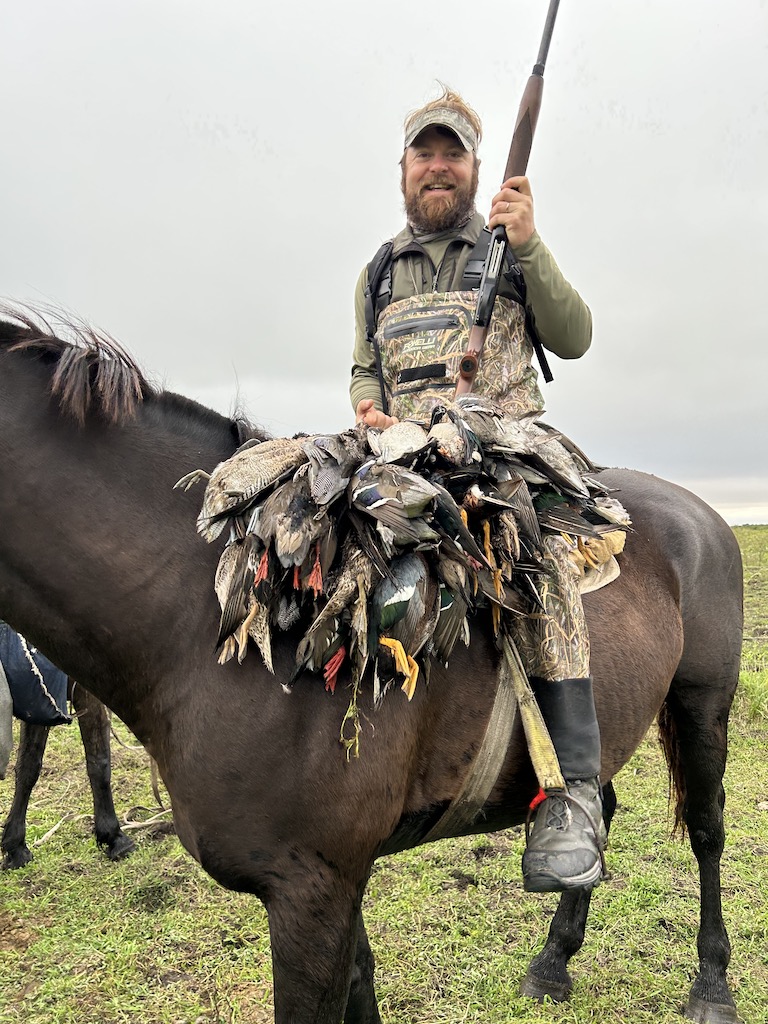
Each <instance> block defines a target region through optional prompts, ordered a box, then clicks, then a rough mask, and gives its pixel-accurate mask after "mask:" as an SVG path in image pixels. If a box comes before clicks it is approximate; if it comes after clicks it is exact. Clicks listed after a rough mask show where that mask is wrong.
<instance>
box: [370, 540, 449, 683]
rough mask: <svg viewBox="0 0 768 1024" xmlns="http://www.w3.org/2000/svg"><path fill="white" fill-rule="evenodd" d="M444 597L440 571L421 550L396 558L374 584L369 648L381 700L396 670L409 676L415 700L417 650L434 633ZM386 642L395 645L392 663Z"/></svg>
mask: <svg viewBox="0 0 768 1024" xmlns="http://www.w3.org/2000/svg"><path fill="white" fill-rule="evenodd" d="M439 598H440V593H439V586H438V583H437V579H436V577H435V574H434V573H433V572H432V571H431V570H430V566H429V563H428V562H427V560H426V558H425V556H424V555H423V554H422V553H421V552H418V551H409V552H407V553H405V554H403V555H398V556H397V557H396V558H395V559H393V561H392V565H391V576H389V577H388V578H386V579H383V580H381V581H380V582H379V583H378V584H377V586H376V587H375V589H374V590H373V592H372V594H371V602H370V607H369V630H368V649H369V652H371V655H372V657H373V658H374V667H375V671H374V684H373V695H374V701H375V702H376V701H378V700H379V699H380V698H381V696H383V693H384V692H386V690H387V689H388V687H389V685H390V684H391V682H392V681H393V680H394V678H395V675H396V674H401V675H403V676H404V677H405V678H404V681H403V683H402V690H403V692H404V693H405V695H406V697H407V698H408V700H409V701H410V700H412V698H413V695H414V693H415V690H416V683H417V680H418V677H419V665H418V663H417V662H416V656H417V655H418V654H419V653H420V652H421V650H422V648H423V647H424V646H425V644H426V643H427V641H428V640H429V639H430V638H431V637H432V635H433V633H434V629H435V625H436V623H437V620H438V617H439V614H440V600H439ZM380 647H385V648H387V649H388V650H389V652H390V655H391V659H392V668H388V667H387V666H386V665H384V663H383V661H382V657H381V653H380V651H379V648H380ZM373 652H375V653H373ZM382 678H383V680H384V685H383V686H382Z"/></svg>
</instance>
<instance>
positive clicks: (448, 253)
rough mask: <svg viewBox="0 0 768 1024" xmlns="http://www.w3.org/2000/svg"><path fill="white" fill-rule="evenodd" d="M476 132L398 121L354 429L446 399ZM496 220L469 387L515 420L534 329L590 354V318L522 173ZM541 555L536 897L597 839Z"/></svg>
mask: <svg viewBox="0 0 768 1024" xmlns="http://www.w3.org/2000/svg"><path fill="white" fill-rule="evenodd" d="M481 131H482V129H481V124H480V119H479V118H478V116H477V114H476V113H475V112H474V111H473V110H472V109H471V108H470V107H469V106H468V105H467V104H466V103H465V102H464V100H463V99H462V98H461V97H460V96H458V95H457V94H456V93H454V92H451V91H450V90H448V89H444V91H443V93H442V95H441V96H439V97H438V98H437V99H436V100H434V101H432V102H430V103H427V104H426V105H425V106H424V107H422V108H420V109H419V110H417V111H415V112H414V113H412V114H411V115H409V117H408V118H407V119H406V122H405V140H404V153H403V157H402V160H401V169H402V182H401V187H402V191H403V198H404V202H405V211H406V215H407V221H408V222H407V225H406V227H405V228H404V229H403V230H402V231H401V232H400V233H399V234H398V235H396V236H395V238H394V241H393V244H392V245H391V247H390V248H389V249H385V248H384V247H383V248H382V250H380V252H379V253H377V256H376V257H375V258H374V260H373V261H372V263H371V264H369V266H368V267H366V268H365V269H364V270H363V272H362V273H361V275H360V279H359V280H358V283H357V289H356V293H355V324H356V333H355V348H354V354H353V367H352V383H351V386H350V396H351V399H352V405H353V408H354V409H355V411H356V416H357V420H358V422H361V421H362V422H365V423H366V424H368V425H369V426H373V427H379V428H384V427H386V426H388V425H390V424H391V423H393V422H396V421H397V420H398V419H400V418H404V417H410V418H416V419H421V420H428V419H429V417H430V413H431V410H432V409H433V408H434V406H435V405H437V404H439V403H440V402H443V401H445V400H446V399H450V398H451V397H452V396H453V392H454V389H455V386H456V381H457V379H458V363H459V359H460V357H461V355H462V354H463V352H464V351H465V350H466V346H467V340H468V336H469V328H470V326H471V323H472V317H473V314H474V310H475V306H476V301H477V299H476V293H475V292H473V291H472V288H473V287H474V288H477V286H478V285H479V269H480V268H481V266H482V259H483V258H484V252H483V244H484V245H485V248H486V250H487V240H488V233H487V232H485V234H484V233H483V218H482V216H481V215H480V214H479V213H477V212H476V211H475V205H474V204H475V196H476V192H477V184H478V169H479V160H478V158H477V149H478V145H479V143H480V138H481ZM497 225H503V226H504V228H505V230H506V233H507V238H508V241H509V245H510V248H511V250H512V252H513V253H514V258H516V260H517V266H515V264H514V262H513V263H512V264H511V265H510V266H509V267H508V268H507V272H506V273H505V274H504V275H503V276H502V284H501V286H500V288H499V293H498V297H497V299H496V305H495V307H494V315H493V318H492V320H491V324H490V327H489V330H488V334H487V337H486V342H485V347H484V351H483V356H482V359H481V361H480V368H479V371H478V374H477V377H476V378H475V382H474V390H475V392H477V393H478V394H483V395H487V396H488V397H490V398H492V399H493V400H494V401H495V402H496V403H498V404H499V405H500V406H501V407H502V408H503V409H504V410H505V411H506V412H507V413H509V414H511V415H513V416H521V415H524V414H525V413H529V412H531V411H534V410H540V409H542V407H543V399H542V396H541V392H540V391H539V387H538V383H537V375H536V371H535V369H534V367H533V365H532V361H531V360H532V355H533V344H532V336H533V334H534V331H535V332H536V333H538V337H539V340H540V342H541V343H542V344H543V345H544V346H545V347H546V348H547V349H548V350H549V351H551V352H553V353H555V354H556V355H558V356H560V357H561V358H564V359H572V358H578V357H579V356H581V355H583V354H584V352H585V351H586V350H587V349H588V348H589V345H590V342H591V337H592V318H591V314H590V311H589V309H588V308H587V306H586V305H585V303H584V302H583V301H582V299H581V298H580V296H579V295H578V293H577V292H576V291H575V290H574V289H573V288H572V287H571V285H570V284H568V282H567V281H566V280H565V278H564V277H563V275H562V273H561V272H560V270H559V268H558V266H557V264H556V263H555V261H554V259H553V257H552V255H551V253H550V252H549V250H548V249H547V248H546V246H545V245H544V243H543V242H542V240H541V238H540V237H539V235H538V232H537V231H536V227H535V223H534V214H533V197H532V194H531V188H530V185H529V182H528V179H527V178H525V177H517V178H510V179H509V180H508V181H505V182H504V184H503V185H502V187H501V189H500V191H499V192H498V193H497V194H496V195H495V196H494V198H493V202H492V206H491V212H490V218H489V221H488V227H489V229H493V228H494V227H496V226H497ZM483 239H485V241H484V243H483V241H482V240H483ZM520 270H522V277H523V278H524V282H523V281H522V280H521V274H520ZM371 278H374V280H373V281H371ZM534 325H535V326H534ZM543 558H544V562H545V564H546V565H547V570H548V571H547V573H546V574H545V575H544V576H543V577H542V580H541V582H540V583H539V585H538V587H539V591H540V597H541V600H542V604H543V606H544V608H545V611H546V614H544V615H542V614H538V615H536V616H531V617H530V618H529V619H524V620H523V625H522V626H521V627H520V629H519V635H518V636H517V637H516V639H517V642H518V646H519V648H520V651H521V655H522V657H523V660H524V662H525V664H526V668H527V671H528V674H529V678H530V679H531V684H532V686H533V688H534V691H535V693H536V696H537V698H538V701H539V704H540V706H541V709H542V713H543V714H544V717H545V720H546V722H547V726H548V728H549V731H550V734H551V736H552V740H553V743H554V745H555V749H556V751H557V754H558V758H559V760H560V766H561V770H562V772H563V776H564V778H565V779H566V783H567V786H568V795H567V796H566V797H565V798H560V797H559V796H550V797H548V798H547V799H546V800H544V801H543V803H542V804H541V805H540V807H539V809H538V811H537V814H536V820H535V823H534V827H533V829H532V832H531V837H530V841H529V844H528V846H527V849H526V852H525V854H524V856H523V879H524V883H525V887H526V889H528V890H529V891H536V892H544V891H558V890H562V889H573V888H590V887H591V886H593V885H595V884H597V883H598V882H599V881H600V878H601V875H602V856H601V850H602V846H603V845H604V840H605V829H604V825H603V823H602V797H601V793H600V786H599V779H598V774H599V771H600V736H599V731H598V725H597V719H596V715H595V707H594V701H593V697H592V681H591V677H590V676H589V639H588V634H587V629H586V623H585V620H584V614H583V609H582V605H581V598H580V594H579V590H578V581H577V579H576V578H575V575H574V567H573V565H572V563H571V562H570V559H569V558H568V550H567V545H566V544H565V542H564V541H563V540H562V538H560V537H558V536H555V535H551V536H549V537H547V539H546V540H545V544H544V551H543Z"/></svg>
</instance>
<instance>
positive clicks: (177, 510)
mask: <svg viewBox="0 0 768 1024" xmlns="http://www.w3.org/2000/svg"><path fill="white" fill-rule="evenodd" d="M4 316H5V319H4V320H0V438H1V439H2V440H1V441H0V481H2V483H0V522H2V524H3V526H2V530H0V616H2V618H4V619H6V620H7V621H8V622H10V623H11V624H12V625H13V626H14V628H16V629H17V630H19V631H21V632H22V633H24V635H26V636H28V637H29V638H30V640H31V641H32V642H34V643H35V644H36V645H37V646H38V647H39V648H40V649H42V650H43V651H44V652H45V653H46V654H47V655H48V657H50V658H51V659H52V660H54V661H55V663H56V664H57V665H60V666H62V668H63V669H64V670H65V671H67V672H68V673H69V674H71V675H72V676H74V677H75V678H77V679H79V680H81V681H82V682H83V684H84V685H85V686H86V687H87V688H88V689H89V690H91V691H92V692H93V693H94V694H96V695H97V696H98V697H99V699H101V700H102V701H103V702H104V703H105V704H106V705H107V706H108V707H110V708H112V709H113V711H114V712H115V713H116V714H117V715H118V716H119V717H120V718H121V720H122V721H124V722H125V723H126V725H127V726H128V727H129V728H130V729H131V730H132V731H133V733H134V734H135V735H136V736H137V737H138V739H139V740H140V742H141V743H142V744H143V745H144V746H145V747H146V749H147V751H148V753H149V754H150V755H151V756H152V757H153V758H154V759H155V761H156V762H157V765H158V767H159V771H160V774H161V777H162V779H163V781H164V783H165V786H166V787H167V790H168V793H169V795H170V798H171V802H172V807H173V816H174V823H175V828H176V833H177V835H178V838H179V839H180V841H181V843H182V844H183V846H184V847H185V848H186V850H187V851H188V852H189V853H190V854H191V856H192V857H193V858H195V860H197V861H198V863H199V864H200V865H201V866H202V867H203V869H204V870H205V871H206V872H207V873H208V874H209V875H210V876H211V877H212V878H213V879H215V880H216V881H217V882H218V883H219V884H221V885H222V886H225V887H227V888H230V889H233V890H238V891H241V892H246V893H251V894H253V895H255V896H257V897H258V898H259V899H260V900H261V901H262V902H263V904H264V906H265V907H266V911H267V918H268V924H269V932H270V943H271V952H272V963H273V978H274V1019H275V1022H276V1024H289V1022H291V1024H297V1022H298V1024H309V1022H313V1024H338V1022H339V1021H340V1020H343V1021H344V1022H345V1024H377V1022H379V1021H380V1020H381V1018H380V1015H379V1011H378V1006H377V1001H376V993H375V986H374V958H373V954H372V951H371V947H370V943H369V941H368V936H367V934H366V931H365V924H364V921H363V918H362V912H361V904H362V899H363V894H364V891H365V888H366V884H367V881H368V878H369V875H370V872H371V869H372V866H373V864H374V862H375V860H376V859H377V858H378V857H381V856H385V855H387V854H391V853H395V852H397V851H401V850H405V849H409V848H413V847H415V846H418V845H420V844H421V843H422V842H423V841H424V840H425V838H426V837H427V836H428V835H429V833H430V831H431V830H432V829H433V828H435V827H436V824H437V823H438V822H439V821H441V820H445V819H444V818H443V816H444V814H445V812H446V811H447V810H448V808H450V807H451V806H452V802H453V800H454V798H455V797H456V796H457V794H458V793H459V792H460V791H461V787H462V785H463V782H464V780H465V778H466V776H467V773H468V772H469V770H470V768H471V767H472V765H473V762H474V760H475V759H476V757H477V754H478V750H479V749H480V746H481V743H482V740H483V736H484V731H485V728H486V723H487V722H488V719H489V715H490V710H491V706H492V704H493V702H494V697H495V694H496V690H497V681H498V678H499V665H500V654H499V651H498V646H497V644H496V643H495V641H494V635H493V630H492V627H491V625H490V616H489V617H488V618H487V619H486V616H485V614H484V613H482V611H481V612H479V613H478V615H477V617H476V619H475V620H474V621H473V624H472V630H471V643H470V645H469V646H468V647H464V646H463V645H458V647H457V648H456V649H455V651H454V653H453V654H452V656H451V659H450V662H449V664H448V666H440V665H435V666H433V668H432V672H431V676H430V680H429V684H428V685H420V686H418V687H417V688H416V693H415V695H414V697H413V700H412V701H410V702H408V701H407V700H406V699H405V697H404V696H403V695H402V694H400V693H399V692H397V691H395V692H390V693H388V694H387V695H386V696H385V697H384V699H383V701H381V703H380V704H379V705H375V704H374V700H373V694H372V687H370V686H367V685H366V686H363V687H362V688H361V692H360V694H359V697H358V707H359V713H360V721H361V723H362V730H363V731H362V736H361V746H360V753H359V757H357V758H354V757H352V758H347V757H346V756H345V755H344V751H343V748H342V746H341V745H340V729H341V728H342V724H343V720H344V717H345V713H346V710H347V701H346V700H345V699H344V698H343V697H342V699H341V701H340V700H339V693H340V691H341V692H342V693H343V691H344V687H345V685H349V676H346V677H345V676H344V675H343V671H342V674H341V675H340V677H339V684H338V685H337V687H336V693H335V695H332V694H330V693H329V692H327V691H326V690H325V689H324V687H323V684H322V680H321V679H319V678H318V677H317V676H316V675H313V674H311V673H307V672H304V673H302V674H300V675H299V676H298V678H297V679H296V680H295V682H294V683H293V685H292V686H287V685H285V684H286V681H287V680H288V679H290V677H291V674H292V672H293V669H294V661H295V653H296V647H297V644H298V642H299V640H300V637H301V635H302V630H301V629H299V630H298V631H297V628H296V627H294V628H293V629H289V630H287V631H286V632H284V633H282V632H277V631H276V634H275V636H274V637H273V650H272V654H273V667H274V674H270V672H269V671H268V670H267V668H266V667H265V666H264V664H263V663H262V661H261V659H260V658H259V657H258V655H257V654H256V652H254V653H253V655H251V656H249V657H247V658H245V660H244V662H243V663H242V664H238V662H237V660H236V659H233V660H231V661H229V662H227V663H226V664H223V665H220V664H218V663H217V661H216V658H215V654H214V651H215V647H216V638H217V629H218V622H219V606H218V602H217V599H216V596H215V593H214V587H213V584H214V573H215V570H216V567H217V563H218V559H219V556H220V553H221V544H222V543H223V540H222V541H216V542H214V543H212V544H210V545H208V544H206V543H204V542H203V541H202V540H201V538H200V537H199V536H198V535H197V533H196V530H195V521H196V517H197V514H198V511H199V501H200V496H199V495H198V496H197V497H196V496H195V494H194V493H193V492H192V491H190V492H183V491H180V490H178V489H176V490H174V484H176V483H177V481H178V480H179V478H180V477H181V476H182V474H186V473H187V472H189V471H191V470H195V469H198V468H199V467H203V468H205V469H207V470H211V469H213V467H215V466H216V465H217V464H219V463H220V462H221V461H223V460H225V459H227V458H228V457H229V456H231V455H232V453H233V451H234V450H235V448H236V447H237V446H238V445H239V444H240V443H241V442H242V440H243V437H244V431H243V424H242V422H241V421H239V420H237V419H230V418H227V417H224V416H220V415H219V414H217V413H215V412H213V411H212V410H210V409H206V408H205V407H203V406H201V405H199V404H198V403H196V402H194V401H192V400H190V399H188V398H185V397H183V396H179V395H176V394H173V393H171V392H168V391H165V390H162V389H160V388H158V387H156V386H153V385H152V384H151V383H150V382H149V380H148V379H147V378H146V377H145V375H144V374H143V373H142V371H141V370H140V369H139V367H138V366H137V365H136V363H135V362H134V361H133V360H132V359H131V357H130V356H129V355H128V354H127V353H126V352H125V350H123V349H122V347H121V346H119V344H118V343H116V342H115V341H114V340H113V339H111V338H110V337H109V336H108V335H105V334H103V333H102V332H98V331H96V330H95V329H91V328H80V329H79V330H78V334H77V336H75V337H72V336H69V337H65V338H60V337H56V334H57V332H58V333H60V334H65V333H66V332H65V331H62V330H61V329H60V328H58V327H50V326H48V325H46V324H45V323H43V324H40V323H38V322H37V321H36V320H35V319H34V318H33V317H32V316H31V315H28V314H26V313H25V314H19V313H18V312H17V313H16V314H14V315H12V316H9V314H8V312H5V314H4ZM75 328H77V325H75ZM252 433H253V434H254V435H257V432H256V431H255V430H254V431H252ZM257 436H260V437H261V438H263V437H264V436H265V435H264V433H263V432H261V433H260V434H258V435H257ZM599 479H600V481H601V482H602V483H603V484H604V485H605V486H606V487H608V488H611V489H613V490H615V491H616V492H617V495H618V496H619V497H620V500H621V501H622V503H623V504H624V505H625V506H626V508H627V509H628V510H629V512H630V514H631V517H632V522H633V527H632V530H631V532H630V533H629V535H628V538H627V543H626V547H625V551H624V553H623V555H622V556H621V575H620V576H619V578H618V579H617V580H616V581H614V582H613V583H611V584H610V585H609V586H607V587H604V588H602V589H600V590H597V591H595V592H593V593H591V594H588V595H586V596H585V607H586V612H587V617H588V622H589V629H590V636H591V645H592V659H591V661H592V671H593V676H594V689H595V700H596V705H597V711H598V717H599V721H600V728H601V734H602V770H601V777H602V780H603V784H604V787H605V818H606V825H607V826H609V825H610V821H611V818H612V816H613V812H614V810H615V806H616V796H615V791H614V787H613V782H612V780H613V778H614V776H615V775H616V773H617V772H618V771H619V770H620V768H621V767H622V766H623V765H624V764H626V762H627V760H628V759H629V758H630V756H631V755H632V753H633V751H634V750H635V749H636V748H637V747H638V745H639V744H640V742H641V741H642V740H643V738H644V737H645V736H646V734H647V732H648V730H649V728H650V727H651V725H652V724H653V722H654V720H656V719H657V718H658V722H659V729H660V736H661V739H662V745H663V747H664V750H665V753H666V756H667V760H668V764H669V769H670V775H671V778H672V780H673V782H674V785H675V789H676V794H677V797H676V817H677V820H678V822H679V823H680V824H681V825H682V826H683V827H687V832H688V835H689V837H690V843H691V846H692V849H693V852H694V854H695V857H696V859H697V861H698V867H699V875H700V899H701V908H700V922H699V932H698V960H699V962H698V971H697V973H696V976H695V979H694V982H693V985H692V988H691V990H690V993H689V997H688V1002H687V1006H686V1011H685V1012H686V1014H687V1016H688V1017H689V1018H690V1019H693V1020H696V1021H704V1022H707V1024H726V1022H735V1021H737V1020H738V1017H737V1014H736V1009H735V1005H734V1001H733V997H732V995H731V992H730V989H729V986H728V980H727V976H726V974H727V967H728V962H729V958H730V947H729V941H728V936H727V932H726V928H725V924H724V920H723V915H722V910H721V899H720V859H721V854H722V851H723V845H724V825H723V805H724V790H723V784H722V781H723V774H724V770H725V763H726V748H727V724H728V716H729V710H730V706H731V702H732V699H733V695H734V691H735V688H736V685H737V681H738V672H739V659H740V650H741V636H742V569H741V558H740V553H739V548H738V544H737V542H736V540H735V537H734V535H733V532H732V531H731V530H730V528H729V527H728V526H727V524H726V523H725V522H724V521H723V520H722V519H721V518H720V517H719V516H718V515H717V513H715V512H714V510H713V509H711V508H710V507H709V506H707V505H706V504H705V503H704V502H703V501H701V500H700V499H699V498H698V497H696V496H695V495H693V494H691V493H690V492H688V491H686V490H685V489H683V488H681V487H679V486H677V485H675V484H673V483H669V482H666V481H664V480H661V479H659V478H657V477H654V476H652V475H649V474H645V473H641V472H637V471H632V470H625V469H609V470H604V471H601V472H600V474H599ZM281 684H282V685H281ZM537 790H538V783H537V781H536V778H535V775H534V772H533V768H532V765H531V761H530V757H529V755H528V751H527V747H526V744H525V738H524V734H523V729H522V726H521V723H520V716H519V715H517V716H516V717H515V718H514V722H513V725H512V728H511V735H510V737H509V744H508V747H507V750H506V753H505V755H504V759H503V765H502V767H501V770H500V772H499V774H498V777H497V778H496V781H495V782H494V784H493V786H492V788H491V791H490V793H489V795H488V797H487V800H486V802H485V805H484V807H483V813H482V815H481V816H480V817H479V818H478V819H477V820H475V821H471V822H469V823H467V822H466V821H464V822H463V823H462V822H460V823H459V824H457V825H456V827H455V828H454V829H453V830H452V831H449V835H466V834H473V833H481V832H493V831H497V830H499V829H504V828H509V827H511V826H515V825H520V824H521V823H523V822H524V821H525V820H526V817H527V815H528V811H529V805H530V803H531V800H532V798H533V797H534V796H535V794H536V792H537ZM590 895H591V894H590V892H589V891H585V890H573V891H569V892H565V893H563V894H562V896H561V898H560V902H559V904H558V909H557V911H556V913H555V916H554V918H553V920H552V922H551V926H550V929H549V933H548V936H547V939H546V942H545V945H544V947H543V949H542V951H541V952H540V953H539V954H538V955H537V956H536V957H535V958H534V959H533V961H532V962H531V964H530V967H529V968H528V972H527V974H526V976H525V979H524V981H523V991H524V992H525V993H527V994H529V995H531V996H533V997H535V998H538V999H543V998H544V997H545V996H551V997H552V998H554V999H557V1000H562V999H564V998H565V997H567V995H568V993H569V992H570V990H571V986H572V980H571V977H570V975H569V972H568V968H567V965H568V961H569V959H570V957H571V956H573V954H574V953H576V952H577V950H578V949H579V948H580V946H581V944H582V942H583V939H584V930H585V925H586V919H587V912H588V908H589V902H590Z"/></svg>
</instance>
